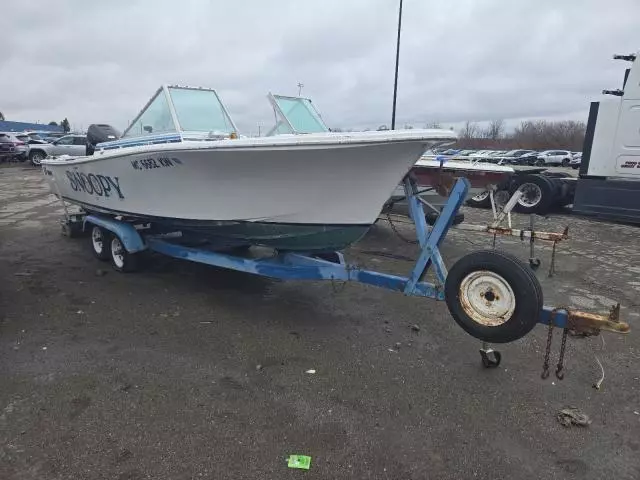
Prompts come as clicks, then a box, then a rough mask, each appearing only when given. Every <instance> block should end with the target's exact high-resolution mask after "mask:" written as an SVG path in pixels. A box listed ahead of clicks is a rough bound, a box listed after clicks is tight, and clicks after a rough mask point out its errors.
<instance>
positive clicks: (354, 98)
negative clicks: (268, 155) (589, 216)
mask: <svg viewBox="0 0 640 480" xmlns="http://www.w3.org/2000/svg"><path fill="white" fill-rule="evenodd" d="M397 8H398V1H397V0H304V1H303V0H269V1H266V0H234V1H220V0H191V1H190V0H181V1H177V0H171V1H168V0H167V1H165V0H103V1H88V0H59V1H56V2H53V3H52V2H42V1H40V0H3V1H2V13H1V15H2V33H1V35H0V38H1V40H0V42H1V44H2V51H1V53H0V111H2V112H3V113H4V115H5V117H6V118H7V120H20V121H36V120H38V121H40V122H48V121H50V120H57V121H59V120H60V119H62V118H63V117H65V116H66V117H68V118H69V120H70V121H71V124H72V125H73V126H75V127H85V128H86V127H87V126H88V125H89V124H90V123H94V122H106V123H110V124H112V125H114V126H116V127H118V128H120V129H122V128H124V127H125V126H126V125H127V123H128V121H129V120H130V119H132V118H133V116H135V114H136V113H137V112H138V111H139V110H140V108H141V107H142V106H143V105H144V103H145V102H146V101H147V100H148V98H149V97H150V95H151V94H152V93H153V92H154V91H155V89H156V88H157V87H158V86H159V85H160V84H161V83H179V84H186V85H196V86H207V87H213V88H216V89H218V91H219V93H220V95H221V97H222V99H223V101H224V102H225V103H226V104H227V106H228V108H229V110H230V113H231V115H232V117H233V118H234V119H235V121H236V123H237V124H238V125H239V127H240V128H241V130H243V132H244V133H251V132H253V131H255V130H256V125H257V123H258V122H259V123H261V124H262V125H263V129H265V128H268V127H269V126H271V125H272V123H273V115H272V113H271V109H270V107H269V104H268V102H267V100H266V98H265V95H266V93H267V92H269V91H272V92H274V93H280V94H290V95H295V94H297V91H298V88H297V86H296V85H297V83H298V82H302V83H303V84H304V88H303V90H302V93H303V95H304V96H309V97H310V98H312V99H313V101H314V103H315V104H316V106H317V107H318V109H319V110H320V112H321V113H322V115H323V117H324V118H325V120H326V121H327V123H328V124H329V125H330V126H332V127H347V128H348V127H358V128H363V127H373V128H375V127H377V126H378V125H381V124H389V123H390V117H391V102H392V91H393V68H394V61H395V37H396V28H397V23H396V22H397ZM638 20H640V0H606V1H605V0H509V1H507V0H404V16H403V28H402V44H401V58H400V80H399V90H398V111H397V115H398V120H397V122H398V124H399V125H401V126H402V125H404V124H405V123H411V124H415V125H416V126H422V125H424V124H425V122H429V121H434V120H437V121H440V122H443V123H445V122H460V121H463V120H467V119H469V120H488V119H493V118H504V119H519V118H527V117H545V118H575V119H581V120H582V119H584V120H586V112H587V110H588V104H589V102H590V101H591V100H593V99H595V98H597V97H598V94H599V92H600V91H601V90H602V89H603V88H619V87H620V86H621V79H622V75H623V71H624V67H625V62H620V61H613V60H611V55H612V54H613V53H629V52H635V51H637V49H639V48H640V28H639V27H638ZM510 123H513V122H510Z"/></svg>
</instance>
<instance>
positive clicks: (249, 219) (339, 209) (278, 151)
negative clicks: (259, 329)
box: [42, 132, 448, 248]
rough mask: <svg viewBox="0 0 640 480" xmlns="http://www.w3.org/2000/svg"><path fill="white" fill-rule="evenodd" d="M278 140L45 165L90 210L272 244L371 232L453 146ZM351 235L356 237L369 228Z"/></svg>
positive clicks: (131, 151) (126, 152)
mask: <svg viewBox="0 0 640 480" xmlns="http://www.w3.org/2000/svg"><path fill="white" fill-rule="evenodd" d="M376 133H377V132H376ZM398 133H400V132H398ZM282 137H285V136H280V137H272V138H270V139H237V140H221V141H215V142H207V141H184V142H181V143H175V144H160V145H150V146H140V147H128V148H123V149H114V150H104V151H102V152H96V154H94V155H93V156H89V157H78V158H64V157H61V158H58V159H45V160H44V161H43V162H42V163H43V169H44V172H45V174H46V177H47V179H48V180H49V182H50V184H51V189H52V191H53V192H54V193H56V194H58V193H59V194H60V195H61V196H62V197H63V198H64V199H65V200H67V201H70V202H72V203H76V204H79V205H81V206H82V207H84V208H85V209H86V210H88V211H95V212H103V213H108V214H112V215H122V216H126V217H133V218H143V219H148V220H150V221H157V222H160V223H165V224H174V225H181V226H186V227H193V226H196V227H198V228H209V229H210V228H212V227H216V226H220V227H228V224H229V223H232V224H238V223H244V224H255V225H258V224H259V225H261V226H265V225H266V226H267V230H268V233H267V236H269V238H272V237H273V236H274V235H275V236H277V235H278V231H274V230H273V229H272V228H269V225H271V226H273V225H289V226H292V225H298V226H306V227H308V226H310V225H314V226H319V227H320V228H321V229H326V228H327V227H331V228H335V227H340V226H344V227H346V226H359V227H362V226H366V227H367V228H368V226H370V225H371V224H373V223H374V222H375V220H376V218H377V216H378V213H379V212H380V209H381V207H382V205H383V204H384V203H385V201H386V200H387V199H388V198H389V196H390V195H391V194H392V192H393V190H394V188H395V186H396V185H397V184H398V182H399V181H400V180H401V179H402V177H403V176H404V175H405V174H406V173H407V171H408V170H409V169H410V168H411V167H412V166H413V164H414V163H415V162H416V161H417V159H418V158H419V157H420V155H421V154H422V153H423V151H424V150H425V149H426V148H429V147H430V146H432V145H433V144H438V143H441V142H442V141H445V140H448V139H446V138H444V139H443V138H442V137H440V138H437V137H436V138H433V139H431V138H425V135H424V134H422V135H419V134H417V135H415V134H407V135H405V136H404V137H403V136H402V134H400V135H396V136H395V137H396V138H395V139H391V140H390V139H389V138H385V137H383V136H381V135H371V134H358V135H357V136H356V139H355V140H354V138H352V137H349V136H345V135H342V136H340V135H334V134H322V135H318V136H317V137H316V138H315V139H314V136H313V135H308V136H298V137H296V138H282ZM261 228H262V227H261ZM254 231H255V229H254ZM261 231H264V228H262V230H261ZM314 231H317V229H316V230H314ZM355 231H358V232H359V233H357V236H358V237H359V236H360V235H362V233H364V231H366V229H365V230H362V229H357V230H354V232H355ZM305 232H308V230H305ZM222 234H223V235H225V234H231V233H230V232H229V231H228V229H227V231H225V232H223V233H222ZM234 234H235V233H234ZM287 234H289V233H287ZM292 235H295V233H292ZM304 235H307V233H304ZM354 235H355V233H354ZM352 236H353V235H352ZM349 238H351V236H349ZM249 241H250V240H249ZM352 241H354V240H353V239H351V240H348V241H346V240H345V245H346V244H348V243H351V242H352ZM256 243H260V242H256ZM271 243H273V242H271ZM329 243H330V242H329ZM336 246H337V245H333V244H332V245H331V247H336ZM316 247H317V248H321V245H319V244H318V245H314V248H316Z"/></svg>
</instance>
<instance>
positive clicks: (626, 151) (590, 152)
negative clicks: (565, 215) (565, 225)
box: [573, 54, 640, 223]
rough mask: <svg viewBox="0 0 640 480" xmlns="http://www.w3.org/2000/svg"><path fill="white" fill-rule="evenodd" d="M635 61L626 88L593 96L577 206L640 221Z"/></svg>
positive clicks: (639, 89)
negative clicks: (599, 99)
mask: <svg viewBox="0 0 640 480" xmlns="http://www.w3.org/2000/svg"><path fill="white" fill-rule="evenodd" d="M637 57H638V54H630V55H614V56H613V58H614V59H616V60H624V61H627V62H630V63H631V66H630V67H629V68H627V69H626V70H625V75H624V81H623V85H622V89H618V90H603V92H602V93H603V94H604V95H607V97H606V98H604V99H603V100H601V101H599V102H592V103H591V108H590V110H589V119H588V121H587V131H586V137H585V141H584V147H583V154H582V161H581V164H580V177H579V179H578V182H577V186H576V194H575V198H574V206H573V209H574V211H575V212H577V213H581V214H585V215H594V216H597V217H602V218H605V219H609V220H616V221H624V222H632V223H640V65H638V62H637V61H636V59H637Z"/></svg>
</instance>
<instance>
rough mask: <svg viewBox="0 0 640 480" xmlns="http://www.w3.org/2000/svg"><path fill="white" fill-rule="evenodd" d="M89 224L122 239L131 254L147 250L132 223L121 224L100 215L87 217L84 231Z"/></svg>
mask: <svg viewBox="0 0 640 480" xmlns="http://www.w3.org/2000/svg"><path fill="white" fill-rule="evenodd" d="M87 223H90V224H92V225H97V226H99V227H102V228H104V229H105V230H109V231H110V232H111V233H113V234H114V235H115V236H117V237H118V238H119V239H120V241H121V242H122V245H123V246H124V248H125V250H126V251H127V252H129V253H136V252H141V251H142V250H145V249H146V248H147V246H146V245H145V243H144V240H143V239H142V237H141V236H140V234H139V233H138V231H137V230H136V228H135V227H134V226H133V225H131V224H130V223H127V222H120V221H118V220H113V219H112V218H107V217H101V216H98V215H87V216H86V217H85V219H84V225H83V229H84V230H86V228H87Z"/></svg>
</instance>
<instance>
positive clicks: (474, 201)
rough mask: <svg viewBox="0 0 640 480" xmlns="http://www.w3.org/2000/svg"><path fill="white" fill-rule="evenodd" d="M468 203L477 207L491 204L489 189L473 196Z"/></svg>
mask: <svg viewBox="0 0 640 480" xmlns="http://www.w3.org/2000/svg"><path fill="white" fill-rule="evenodd" d="M467 205H469V206H471V207H477V208H486V207H488V206H489V205H491V198H490V197H489V190H486V191H484V192H482V193H479V194H478V195H475V196H473V197H471V198H470V199H469V200H467Z"/></svg>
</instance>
